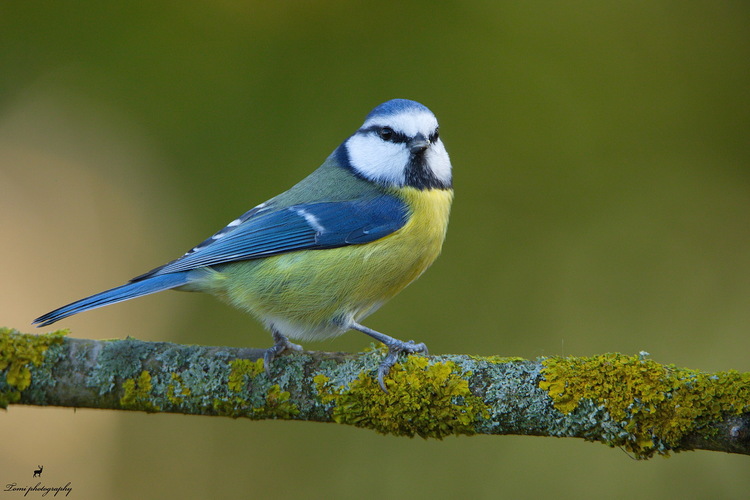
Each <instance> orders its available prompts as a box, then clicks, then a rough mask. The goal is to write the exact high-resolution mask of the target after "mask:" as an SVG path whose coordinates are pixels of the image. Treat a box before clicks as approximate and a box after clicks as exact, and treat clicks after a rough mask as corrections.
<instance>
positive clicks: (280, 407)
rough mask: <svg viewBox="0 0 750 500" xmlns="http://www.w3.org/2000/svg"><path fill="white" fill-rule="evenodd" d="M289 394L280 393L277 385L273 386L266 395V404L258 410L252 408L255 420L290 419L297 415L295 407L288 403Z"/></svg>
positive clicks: (285, 392) (297, 411) (297, 410)
mask: <svg viewBox="0 0 750 500" xmlns="http://www.w3.org/2000/svg"><path fill="white" fill-rule="evenodd" d="M290 397H291V394H290V393H289V392H287V391H282V390H281V387H280V386H279V384H274V385H272V386H271V387H270V389H268V392H267V393H266V404H265V406H261V407H260V408H253V415H252V416H253V417H255V418H282V419H284V418H286V419H288V418H292V417H295V416H297V415H299V408H298V407H297V405H295V404H294V403H292V402H291V401H289V399H290Z"/></svg>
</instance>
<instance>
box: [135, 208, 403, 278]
mask: <svg viewBox="0 0 750 500" xmlns="http://www.w3.org/2000/svg"><path fill="white" fill-rule="evenodd" d="M407 217H408V208H407V206H406V204H405V203H404V202H403V201H401V200H399V199H398V198H395V197H393V196H390V195H386V194H383V195H379V196H375V197H372V198H367V199H363V200H353V201H339V202H322V203H304V204H300V205H293V206H290V207H285V208H280V209H274V208H273V207H264V206H262V205H261V206H260V207H256V208H255V209H253V210H251V211H249V212H247V213H246V214H245V215H243V216H242V217H240V218H239V219H237V220H236V221H233V222H232V223H230V225H229V226H227V227H226V228H224V229H222V230H221V231H219V232H218V233H216V234H215V235H214V236H212V237H211V238H209V239H208V240H206V241H205V242H203V243H201V244H200V245H198V246H197V247H195V248H194V249H193V250H191V251H189V252H188V253H186V254H185V255H183V256H182V257H180V258H179V259H177V260H174V261H172V262H170V263H168V264H165V265H164V266H161V267H158V268H156V269H154V270H152V271H149V272H148V273H146V274H143V275H141V276H138V277H136V278H133V279H132V280H131V281H133V282H135V281H140V280H143V279H146V278H149V277H152V276H156V275H162V274H166V273H174V272H180V271H188V270H191V269H196V268H199V267H206V266H215V265H218V264H224V263H227V262H234V261H240V260H252V259H258V258H261V257H268V256H272V255H278V254H282V253H287V252H293V251H296V250H318V249H325V248H336V247H342V246H346V245H359V244H362V243H368V242H371V241H375V240H377V239H380V238H382V237H384V236H387V235H389V234H391V233H393V232H394V231H396V230H398V229H400V228H401V227H402V226H403V225H404V224H405V223H406V219H407Z"/></svg>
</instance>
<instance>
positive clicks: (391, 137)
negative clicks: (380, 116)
mask: <svg viewBox="0 0 750 500" xmlns="http://www.w3.org/2000/svg"><path fill="white" fill-rule="evenodd" d="M384 129H388V131H390V134H386V136H387V138H386V137H384V136H383V135H384V134H383V130H384ZM358 133H361V134H373V135H376V136H378V137H379V138H380V139H382V140H384V141H387V142H393V143H396V144H402V143H407V142H409V137H408V136H407V135H406V134H404V133H403V132H396V131H395V130H393V129H392V128H390V127H388V126H380V125H373V126H371V127H367V128H362V129H359V131H358ZM438 137H439V133H438V131H437V130H436V131H435V132H433V133H432V134H430V138H429V139H430V142H435V141H437V140H438Z"/></svg>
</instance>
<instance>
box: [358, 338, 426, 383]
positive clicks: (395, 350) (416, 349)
mask: <svg viewBox="0 0 750 500" xmlns="http://www.w3.org/2000/svg"><path fill="white" fill-rule="evenodd" d="M349 327H350V328H352V329H354V330H357V331H360V332H362V333H364V334H365V335H369V336H370V337H372V338H374V339H375V340H377V341H378V342H382V343H384V344H385V345H386V347H388V354H386V356H385V358H383V361H381V362H380V366H379V367H378V383H379V384H380V388H381V389H383V391H385V392H388V389H386V388H385V382H384V381H383V378H384V377H385V376H386V375H388V372H389V371H391V367H393V365H395V364H396V362H397V361H398V355H399V354H401V353H402V352H403V353H406V354H416V353H422V354H429V353H428V352H427V346H426V345H424V343H422V342H420V343H419V344H417V343H416V342H414V341H413V340H408V341H406V342H404V341H403V340H398V339H394V338H393V337H389V336H388V335H386V334H384V333H380V332H376V331H375V330H373V329H372V328H367V327H366V326H363V325H360V324H359V323H352V324H351V325H349Z"/></svg>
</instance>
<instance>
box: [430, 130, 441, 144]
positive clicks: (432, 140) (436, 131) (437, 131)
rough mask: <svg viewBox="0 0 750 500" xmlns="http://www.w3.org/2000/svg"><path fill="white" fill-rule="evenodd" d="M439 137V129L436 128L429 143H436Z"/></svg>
mask: <svg viewBox="0 0 750 500" xmlns="http://www.w3.org/2000/svg"><path fill="white" fill-rule="evenodd" d="M439 137H440V129H439V128H436V129H435V132H434V133H433V134H432V135H431V136H430V142H437V140H438V138H439Z"/></svg>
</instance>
